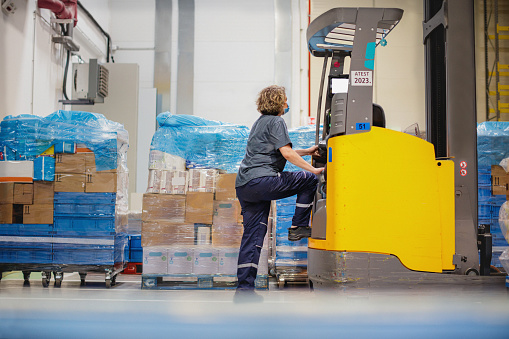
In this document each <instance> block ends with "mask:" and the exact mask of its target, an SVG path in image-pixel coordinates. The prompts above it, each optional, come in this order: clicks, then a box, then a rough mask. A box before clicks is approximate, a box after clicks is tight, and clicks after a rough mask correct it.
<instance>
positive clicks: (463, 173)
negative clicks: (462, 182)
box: [460, 168, 467, 177]
mask: <svg viewBox="0 0 509 339" xmlns="http://www.w3.org/2000/svg"><path fill="white" fill-rule="evenodd" d="M460 174H461V176H462V177H464V176H465V175H467V170H466V169H464V168H463V169H462V170H461V171H460Z"/></svg>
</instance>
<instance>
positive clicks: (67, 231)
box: [53, 216, 115, 236]
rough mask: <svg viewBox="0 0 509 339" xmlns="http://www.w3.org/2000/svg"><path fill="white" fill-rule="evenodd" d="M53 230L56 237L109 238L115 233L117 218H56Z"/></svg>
mask: <svg viewBox="0 0 509 339" xmlns="http://www.w3.org/2000/svg"><path fill="white" fill-rule="evenodd" d="M53 229H54V232H55V234H56V235H66V236H68V235H89V236H107V235H112V234H114V232H115V217H108V218H104V217H103V218H99V217H90V218H72V217H59V216H55V217H54V224H53Z"/></svg>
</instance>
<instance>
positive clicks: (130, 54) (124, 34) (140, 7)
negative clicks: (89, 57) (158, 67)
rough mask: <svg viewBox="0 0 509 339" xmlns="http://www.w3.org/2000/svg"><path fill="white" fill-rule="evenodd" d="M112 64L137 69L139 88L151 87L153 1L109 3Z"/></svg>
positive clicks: (153, 27)
mask: <svg viewBox="0 0 509 339" xmlns="http://www.w3.org/2000/svg"><path fill="white" fill-rule="evenodd" d="M110 7H111V15H110V22H111V27H110V35H111V37H112V40H113V44H114V48H115V49H116V50H115V51H114V53H113V56H114V58H115V62H118V63H136V64H138V65H139V66H140V88H152V87H154V31H155V26H154V20H155V1H154V0H144V1H139V0H110Z"/></svg>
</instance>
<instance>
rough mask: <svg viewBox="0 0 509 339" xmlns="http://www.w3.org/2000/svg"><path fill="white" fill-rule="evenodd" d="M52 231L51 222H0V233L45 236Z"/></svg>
mask: <svg viewBox="0 0 509 339" xmlns="http://www.w3.org/2000/svg"><path fill="white" fill-rule="evenodd" d="M52 233H53V225H52V224H0V235H13V236H25V235H28V236H37V235H38V236H43V237H47V236H50V235H51V234H52Z"/></svg>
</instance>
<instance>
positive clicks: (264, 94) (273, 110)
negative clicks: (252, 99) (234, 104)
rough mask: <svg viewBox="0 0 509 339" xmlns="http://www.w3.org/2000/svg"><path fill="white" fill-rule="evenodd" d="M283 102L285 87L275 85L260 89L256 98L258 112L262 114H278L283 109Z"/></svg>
mask: <svg viewBox="0 0 509 339" xmlns="http://www.w3.org/2000/svg"><path fill="white" fill-rule="evenodd" d="M285 103H286V94H285V88H284V87H283V86H277V85H272V86H269V87H266V88H264V89H262V90H261V91H260V93H259V94H258V99H256V106H257V107H258V112H260V113H261V114H264V115H278V114H279V113H281V112H282V111H283V110H284V107H285Z"/></svg>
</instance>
